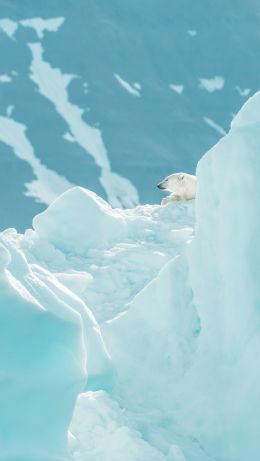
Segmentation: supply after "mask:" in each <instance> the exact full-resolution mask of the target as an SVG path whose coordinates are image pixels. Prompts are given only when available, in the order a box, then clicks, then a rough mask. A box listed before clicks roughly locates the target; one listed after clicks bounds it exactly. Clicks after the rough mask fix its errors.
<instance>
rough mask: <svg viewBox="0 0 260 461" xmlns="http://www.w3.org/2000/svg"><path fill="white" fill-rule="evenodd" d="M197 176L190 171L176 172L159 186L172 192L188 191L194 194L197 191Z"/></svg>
mask: <svg viewBox="0 0 260 461" xmlns="http://www.w3.org/2000/svg"><path fill="white" fill-rule="evenodd" d="M196 182H197V178H196V176H193V175H191V174H188V173H174V174H171V175H170V176H167V177H166V178H165V179H163V180H162V181H161V182H160V183H159V184H157V187H158V188H159V189H161V190H165V191H168V192H172V193H177V194H179V193H180V194H182V193H186V192H187V193H188V194H189V195H194V196H195V193H196Z"/></svg>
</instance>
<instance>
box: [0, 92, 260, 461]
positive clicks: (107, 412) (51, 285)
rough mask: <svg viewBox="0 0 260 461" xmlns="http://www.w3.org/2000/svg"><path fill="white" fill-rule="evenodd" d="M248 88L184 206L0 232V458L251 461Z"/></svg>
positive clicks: (253, 258)
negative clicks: (195, 193) (23, 231)
mask: <svg viewBox="0 0 260 461" xmlns="http://www.w3.org/2000/svg"><path fill="white" fill-rule="evenodd" d="M259 113H260V93H257V94H256V95H254V96H253V97H252V98H250V99H249V100H248V101H247V103H246V104H245V105H244V106H243V108H242V109H241V111H240V112H239V113H238V114H237V116H236V117H235V118H234V120H233V122H232V125H231V129H230V131H229V133H228V134H227V135H226V136H224V137H223V138H222V139H221V140H220V141H219V142H218V144H217V145H216V146H214V147H213V148H212V149H211V150H210V151H209V152H208V153H207V154H206V155H205V156H204V157H203V158H202V159H201V160H200V162H199V164H198V168H197V178H198V193H197V197H196V199H195V201H194V200H191V201H187V202H175V203H169V204H168V205H166V206H160V205H144V206H138V207H136V208H133V209H126V210H122V209H117V208H116V209H115V208H112V207H111V206H110V205H109V204H108V203H107V202H105V201H104V200H103V199H101V198H99V197H98V196H97V195H96V194H94V193H93V192H91V191H89V190H86V189H83V188H81V187H74V188H72V189H69V190H67V191H66V192H64V193H63V194H62V195H61V196H59V197H58V198H57V199H56V200H55V201H54V202H53V203H51V204H50V206H49V207H48V209H47V210H45V211H44V212H43V213H41V214H39V215H37V216H36V217H35V218H34V220H33V226H32V229H28V230H27V231H26V232H25V234H24V235H22V234H18V233H17V232H16V230H15V229H7V230H6V231H4V232H2V233H1V234H0V284H1V291H0V329H1V335H0V338H1V348H0V370H1V375H0V376H1V379H0V408H1V413H0V460H12V461H25V460H26V461H58V460H66V461H68V460H70V461H245V460H250V461H258V459H259V422H260V421H259V414H260V398H259V390H258V387H259V380H260V371H259V369H258V367H257V363H258V355H259V350H260V330H259V325H258V321H259V281H258V278H259V277H258V271H259V263H260V246H259V235H258V234H259V232H258V224H259V214H260V209H259V194H260V190H259V191H258V189H260V185H259V173H260V160H259V145H260V134H259V133H260V130H259V128H260V125H259V124H260V118H259Z"/></svg>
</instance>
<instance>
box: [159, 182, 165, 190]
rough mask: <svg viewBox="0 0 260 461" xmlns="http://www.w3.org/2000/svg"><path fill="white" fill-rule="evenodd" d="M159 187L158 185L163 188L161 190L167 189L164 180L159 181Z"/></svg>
mask: <svg viewBox="0 0 260 461" xmlns="http://www.w3.org/2000/svg"><path fill="white" fill-rule="evenodd" d="M157 187H158V189H161V190H165V189H166V187H165V185H164V181H162V182H159V184H157Z"/></svg>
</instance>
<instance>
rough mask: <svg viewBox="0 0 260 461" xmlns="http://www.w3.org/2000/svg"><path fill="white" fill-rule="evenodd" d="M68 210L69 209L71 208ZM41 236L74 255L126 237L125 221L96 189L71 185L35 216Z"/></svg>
mask: <svg viewBox="0 0 260 461" xmlns="http://www.w3.org/2000/svg"><path fill="white" fill-rule="evenodd" d="M68 210H69V212H68ZM33 227H34V229H35V231H36V233H37V234H38V236H39V237H40V238H43V239H46V240H48V241H49V242H50V243H52V244H54V245H55V246H56V247H57V248H58V249H61V250H64V251H65V252H68V253H71V254H73V255H79V254H86V252H87V250H88V249H90V248H93V247H94V248H97V247H101V248H106V247H108V245H109V244H110V243H111V242H113V240H115V237H116V238H117V239H118V238H119V239H122V238H123V237H125V235H126V232H125V223H124V219H123V217H122V216H121V215H120V213H119V212H118V211H117V210H113V209H112V208H111V207H110V205H109V204H108V203H107V202H105V201H104V200H103V199H101V198H100V197H98V196H97V195H96V194H95V193H94V192H91V191H88V190H86V189H83V188H81V187H75V188H73V189H69V190H68V191H67V192H65V193H64V194H63V195H62V196H61V197H59V198H58V199H57V200H55V201H54V202H53V203H52V204H51V205H50V207H49V208H48V209H47V210H46V211H44V212H43V213H41V214H39V215H37V216H36V217H35V218H34V220H33Z"/></svg>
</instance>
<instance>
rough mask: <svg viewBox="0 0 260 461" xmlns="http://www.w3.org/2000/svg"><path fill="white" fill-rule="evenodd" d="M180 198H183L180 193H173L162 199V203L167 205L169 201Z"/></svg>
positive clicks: (176, 200)
mask: <svg viewBox="0 0 260 461" xmlns="http://www.w3.org/2000/svg"><path fill="white" fill-rule="evenodd" d="M179 200H181V197H180V195H177V194H171V195H169V196H168V197H164V198H163V199H162V201H161V205H167V203H170V202H178V201H179Z"/></svg>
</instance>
